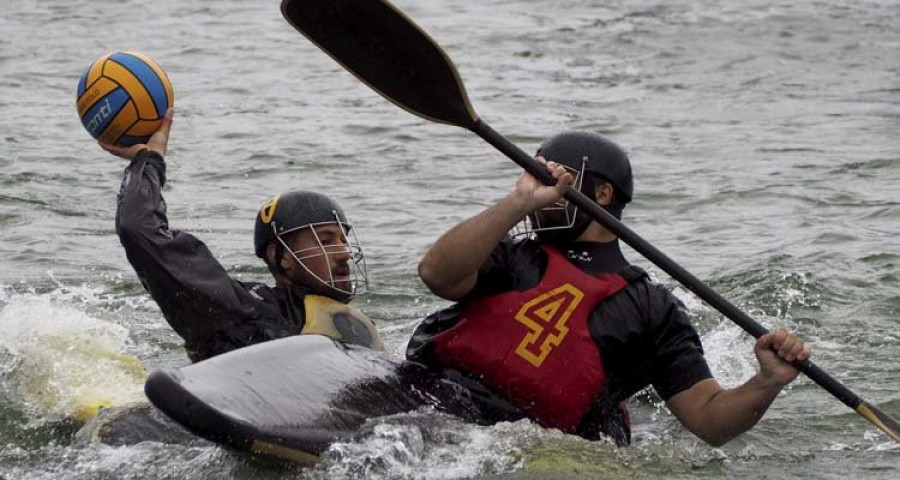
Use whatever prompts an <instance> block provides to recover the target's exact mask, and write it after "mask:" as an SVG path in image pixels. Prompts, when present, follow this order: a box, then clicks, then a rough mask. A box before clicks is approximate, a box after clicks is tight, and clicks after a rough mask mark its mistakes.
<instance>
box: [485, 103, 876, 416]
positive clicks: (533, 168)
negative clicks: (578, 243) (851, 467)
mask: <svg viewBox="0 0 900 480" xmlns="http://www.w3.org/2000/svg"><path fill="white" fill-rule="evenodd" d="M471 130H472V132H474V133H475V134H477V135H478V136H479V137H481V138H482V139H484V140H485V141H486V142H488V143H490V144H491V145H493V146H494V148H496V149H497V150H499V151H500V152H502V153H503V154H504V155H506V156H507V157H509V158H510V159H511V160H512V161H514V162H516V163H517V164H518V165H519V166H520V167H522V168H524V169H525V170H526V171H527V172H528V173H530V174H531V175H532V176H533V177H535V178H536V179H538V180H539V181H541V182H542V183H544V184H546V185H554V184H556V181H555V180H554V179H553V177H552V176H550V174H549V173H547V169H546V168H544V167H542V166H541V164H539V163H538V162H537V161H535V160H534V159H533V158H532V157H531V156H530V155H528V154H527V153H525V152H524V151H523V150H522V149H521V148H519V147H517V146H516V145H514V144H513V143H512V142H510V141H509V140H507V139H506V137H504V136H503V135H501V134H499V133H498V132H497V131H495V130H494V129H493V128H491V127H490V126H489V125H488V124H487V123H485V122H484V121H483V120H478V121H477V122H475V124H474V125H473V126H472V128H471ZM564 197H565V198H566V200H568V201H570V202H572V203H573V204H575V205H576V206H577V207H578V208H580V209H581V210H582V211H584V212H586V213H587V214H588V215H590V216H591V218H593V219H594V220H596V221H597V222H598V223H600V224H601V225H603V226H604V227H605V228H606V229H607V230H609V231H610V232H612V233H613V234H615V235H616V236H617V237H619V238H620V239H622V241H623V242H625V243H627V244H628V245H629V246H630V247H631V248H633V249H634V250H635V251H636V252H638V253H640V254H641V255H643V256H644V257H646V258H647V260H650V261H651V262H653V264H654V265H656V266H658V267H659V268H661V269H662V270H663V271H664V272H666V273H668V274H669V275H670V276H671V277H672V278H674V279H675V280H677V281H678V282H680V283H681V284H682V285H684V286H685V287H686V288H687V289H688V290H690V291H692V292H694V294H695V295H697V296H698V297H700V298H701V299H702V300H703V301H705V302H706V303H707V304H709V305H710V306H712V307H713V308H715V309H716V310H718V311H719V312H720V313H722V315H725V316H726V317H728V318H730V319H731V320H732V321H733V322H734V323H736V324H737V325H738V326H739V327H741V328H742V329H744V331H746V332H747V333H749V334H750V335H753V337H754V338H759V337H761V336H762V335H765V334H766V333H768V330H766V328H765V327H763V326H762V325H760V324H759V323H758V322H757V321H756V320H754V319H753V318H751V317H750V316H749V315H747V314H746V313H744V312H743V311H741V310H740V309H739V308H738V307H736V306H734V304H733V303H731V302H729V301H728V300H726V299H725V298H724V297H722V296H721V295H719V294H718V293H717V292H716V291H715V290H713V289H712V288H710V287H708V286H707V285H706V284H705V283H703V282H702V281H701V280H700V279H698V278H697V277H695V276H694V275H693V274H691V272H688V271H687V270H685V269H684V268H682V267H681V265H678V264H677V263H675V261H674V260H672V259H671V258H669V257H668V256H666V254H664V253H663V252H661V251H660V250H659V249H657V248H656V247H654V246H653V245H651V244H650V243H648V242H647V241H646V240H644V239H643V238H641V237H640V236H639V235H638V234H636V233H634V231H633V230H631V229H630V228H628V227H626V226H625V225H624V224H623V223H622V222H621V221H619V219H617V218H616V217H614V216H612V215H611V214H610V213H609V212H607V211H606V210H604V209H603V208H602V207H600V205H598V204H597V203H596V202H594V201H591V200H590V199H589V198H588V197H586V196H585V195H584V194H583V193H581V192H579V191H578V190H575V189H574V188H572V187H569V188H567V189H566V193H565V195H564ZM793 365H794V367H796V368H797V369H798V370H800V371H801V372H803V373H804V374H805V375H806V376H807V377H809V378H811V379H812V380H813V381H814V382H816V383H818V384H819V385H820V386H821V387H822V388H824V389H825V390H828V392H830V393H831V394H832V395H834V396H835V397H837V398H838V400H840V401H841V402H843V403H844V404H845V405H847V406H848V407H850V408H852V409H854V410H855V409H856V408H857V407H858V406H859V405H860V403H861V402H862V400H861V399H860V398H859V397H858V396H857V395H856V394H855V393H853V392H851V391H850V390H849V389H847V387H845V386H843V385H842V384H841V383H840V382H838V381H837V380H835V379H834V378H833V377H831V375H828V374H827V373H825V372H824V371H823V370H822V369H821V368H819V367H818V366H816V365H815V364H813V363H812V362H810V361H809V360H804V361H802V362H798V361H795V362H793Z"/></svg>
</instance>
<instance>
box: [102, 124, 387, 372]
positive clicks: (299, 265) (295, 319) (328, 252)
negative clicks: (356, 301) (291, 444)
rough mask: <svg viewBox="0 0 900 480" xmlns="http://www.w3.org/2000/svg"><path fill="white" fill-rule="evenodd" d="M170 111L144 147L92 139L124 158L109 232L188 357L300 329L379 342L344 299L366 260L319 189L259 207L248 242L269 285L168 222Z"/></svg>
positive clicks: (362, 277)
mask: <svg viewBox="0 0 900 480" xmlns="http://www.w3.org/2000/svg"><path fill="white" fill-rule="evenodd" d="M172 116H173V110H172V109H170V110H169V111H168V112H167V113H166V116H165V119H164V121H163V123H162V125H161V127H160V128H159V130H157V131H156V132H155V133H154V134H153V135H152V136H151V137H150V139H149V140H148V141H147V144H146V145H145V144H138V145H133V146H130V147H124V146H118V145H110V144H107V143H103V142H101V143H100V146H101V147H102V148H103V149H104V150H106V151H108V152H110V153H112V154H113V155H116V156H119V157H122V158H125V159H127V160H130V161H131V163H130V164H129V165H128V167H127V168H126V169H125V176H124V179H123V180H122V186H121V190H120V191H119V201H118V211H117V213H116V231H117V232H118V234H119V239H120V240H121V242H122V246H123V247H124V248H125V253H126V254H127V256H128V261H129V262H130V263H131V265H132V267H134V270H135V272H136V273H137V275H138V277H139V278H140V280H141V283H142V284H143V285H144V287H145V288H146V289H147V290H148V291H149V292H150V294H151V295H152V296H153V299H154V300H155V301H156V303H157V304H158V305H159V307H160V309H161V310H162V312H163V315H164V316H165V318H166V321H168V323H169V325H171V326H172V328H173V329H174V330H175V332H176V333H178V335H180V336H181V337H182V338H183V339H184V341H185V348H186V350H187V352H188V356H189V357H190V359H191V360H192V361H195V362H196V361H200V360H203V359H206V358H209V357H212V356H215V355H219V354H221V353H225V352H227V351H230V350H234V349H237V348H240V347H244V346H248V345H252V344H255V343H260V342H264V341H267V340H273V339H276V338H283V337H287V336H291V335H297V334H301V333H317V334H322V335H327V336H330V337H332V338H335V339H337V340H340V341H343V342H345V343H358V344H363V345H366V346H369V347H372V348H375V349H383V348H384V345H383V343H382V341H381V339H380V337H379V336H378V332H377V331H376V330H375V327H374V325H373V324H372V322H371V320H369V319H368V318H366V317H365V315H363V314H362V313H361V312H360V311H358V310H356V309H355V308H352V307H350V306H348V305H346V303H347V302H349V301H350V300H351V299H352V298H353V296H354V294H356V293H357V292H358V291H359V290H360V288H359V287H364V286H365V284H366V274H365V263H364V261H363V255H362V250H361V248H360V247H359V243H358V242H357V241H356V238H355V235H354V234H353V232H352V230H351V227H350V224H349V223H348V222H347V220H346V217H345V216H344V212H343V211H342V210H341V208H340V206H338V204H337V203H336V202H334V200H332V199H330V198H328V197H327V196H325V195H322V194H320V193H315V192H287V193H284V194H281V195H279V196H275V197H272V198H271V199H269V200H268V201H267V202H266V203H265V205H263V207H262V208H261V209H260V210H259V212H258V214H257V216H256V224H255V230H254V246H255V251H256V255H257V256H258V257H260V258H261V259H263V261H265V262H266V265H267V266H268V267H269V270H270V271H271V272H272V275H273V276H274V277H275V281H276V286H275V287H274V288H272V287H269V286H266V285H265V284H262V283H248V282H241V281H238V280H235V279H233V278H231V277H230V276H229V275H228V273H227V272H226V271H225V269H224V268H223V267H222V265H221V264H219V262H218V261H217V260H216V259H215V257H213V255H212V253H211V252H210V251H209V249H208V248H207V247H206V245H204V244H203V242H201V241H200V240H199V239H197V238H196V237H194V236H193V235H190V234H188V233H185V232H182V231H178V230H170V229H169V221H168V218H167V217H166V204H165V201H164V200H163V197H162V193H161V191H162V187H163V185H164V184H165V181H166V176H165V173H166V163H165V161H164V157H165V154H166V147H167V145H168V141H169V131H170V129H171V126H172ZM338 317H339V318H340V321H338V322H335V321H333V320H334V319H336V318H338Z"/></svg>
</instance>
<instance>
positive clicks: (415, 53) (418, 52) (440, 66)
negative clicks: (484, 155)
mask: <svg viewBox="0 0 900 480" xmlns="http://www.w3.org/2000/svg"><path fill="white" fill-rule="evenodd" d="M281 13H282V15H284V18H285V19H286V20H287V21H288V23H290V24H291V25H293V27H294V28H296V29H297V30H298V31H300V33H302V34H303V35H304V36H306V38H308V39H309V40H310V41H312V42H313V43H314V44H316V45H317V46H318V47H319V48H321V49H322V50H324V51H325V53H327V54H328V55H330V56H331V58H333V59H334V60H336V61H337V62H338V63H339V64H341V66H343V67H344V68H346V69H347V70H348V71H350V73H352V74H353V75H355V76H356V77H357V78H358V79H360V80H361V81H362V82H363V83H365V84H366V85H368V86H369V87H371V88H372V89H374V90H375V91H376V92H378V93H379V94H381V95H382V96H383V97H385V98H387V99H388V100H390V101H391V102H393V103H394V104H396V105H397V106H399V107H401V108H403V109H405V110H407V111H409V112H410V113H413V114H415V115H418V116H420V117H423V118H425V119H426V120H430V121H434V122H440V123H446V124H450V125H456V126H459V127H463V128H468V129H471V127H472V126H473V125H474V124H475V122H476V121H478V115H477V114H476V113H475V110H474V109H473V108H472V105H471V103H470V102H469V98H468V95H466V90H465V87H464V86H463V83H462V80H460V78H459V73H457V71H456V67H454V66H453V63H452V62H451V61H450V59H449V58H448V57H447V55H446V54H445V53H444V51H443V50H441V48H440V47H439V46H438V45H437V44H436V43H435V42H434V40H432V39H431V37H429V36H428V34H426V33H425V32H424V31H423V30H422V29H421V28H419V27H418V26H417V25H416V24H415V23H413V21H412V20H410V19H409V18H408V17H407V16H406V15H405V14H403V12H401V11H400V10H398V9H397V8H396V7H394V6H393V5H391V4H390V3H388V2H387V1H386V0H327V1H323V0H284V1H283V2H282V3H281Z"/></svg>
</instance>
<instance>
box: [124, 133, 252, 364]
mask: <svg viewBox="0 0 900 480" xmlns="http://www.w3.org/2000/svg"><path fill="white" fill-rule="evenodd" d="M165 173H166V165H165V163H164V162H163V159H162V157H161V156H160V155H159V154H158V153H156V152H152V151H150V150H144V151H142V152H141V153H139V154H138V155H137V156H135V158H134V160H133V161H132V162H131V164H130V165H129V166H128V167H127V168H126V169H125V176H124V178H123V180H122V186H121V189H120V191H119V196H118V210H117V212H116V232H117V233H118V235H119V239H120V241H121V242H122V246H123V247H125V253H126V255H127V257H128V261H129V262H130V263H131V265H132V267H134V270H135V272H136V273H137V275H138V277H139V278H140V280H141V283H142V284H143V285H144V287H145V288H146V289H147V290H148V291H149V292H150V294H151V295H152V296H153V299H154V300H155V301H156V303H157V304H159V307H160V309H161V310H162V312H163V315H164V316H165V318H166V320H167V321H168V322H169V325H171V326H172V328H173V329H174V330H175V331H176V332H177V333H178V335H180V336H181V337H182V338H183V339H184V340H185V343H186V347H187V348H188V349H189V350H191V349H193V348H197V347H198V346H200V345H204V347H202V348H203V349H206V348H208V344H209V343H211V342H212V341H213V340H212V339H213V337H218V340H216V341H217V342H221V337H222V336H223V333H224V334H226V335H225V336H228V335H229V334H231V335H233V336H235V335H236V336H241V335H246V333H245V332H246V326H243V325H241V324H242V321H244V320H250V319H251V318H252V317H254V316H255V315H254V308H253V305H252V304H253V303H254V299H253V298H252V297H250V295H249V292H247V291H246V289H244V288H243V286H242V285H241V284H240V283H239V282H237V281H234V280H232V279H231V278H230V277H229V276H228V274H227V272H226V271H225V269H224V268H223V267H222V266H221V265H220V264H219V262H218V261H217V260H216V259H215V258H214V257H213V255H212V253H211V252H210V251H209V249H208V248H207V247H206V245H204V244H203V242H201V241H200V240H198V239H197V238H196V237H194V236H192V235H189V234H187V233H184V232H180V231H177V230H169V225H168V219H167V218H166V204H165V201H164V200H163V197H162V193H161V189H162V187H163V185H164V184H165V181H166V176H165ZM247 340H248V339H233V341H234V342H235V343H252V342H248V341H247Z"/></svg>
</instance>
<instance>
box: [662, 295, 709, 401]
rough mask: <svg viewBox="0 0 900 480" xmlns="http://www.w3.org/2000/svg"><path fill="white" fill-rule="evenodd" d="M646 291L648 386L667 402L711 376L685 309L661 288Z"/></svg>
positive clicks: (697, 337)
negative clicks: (649, 356) (649, 340)
mask: <svg viewBox="0 0 900 480" xmlns="http://www.w3.org/2000/svg"><path fill="white" fill-rule="evenodd" d="M648 287H649V292H648V294H649V297H650V298H649V300H650V302H649V303H650V325H651V335H652V337H651V338H652V342H653V345H652V350H653V352H654V353H653V360H652V372H653V373H652V383H653V387H654V388H655V389H656V391H657V393H659V396H660V397H662V399H663V400H668V399H669V398H671V397H673V396H674V395H675V394H677V393H679V392H681V391H683V390H687V389H689V388H691V387H692V386H693V385H694V384H695V383H697V382H699V381H701V380H705V379H707V378H712V373H710V371H709V366H708V365H707V363H706V358H705V357H704V356H703V346H702V344H701V343H700V335H699V334H698V333H697V330H696V329H695V328H694V326H693V325H691V322H690V315H689V314H688V312H687V308H686V307H685V306H684V304H683V303H682V302H681V301H680V300H678V298H676V297H675V296H674V295H672V293H671V292H669V291H668V290H667V289H666V288H665V287H664V286H662V285H659V284H648Z"/></svg>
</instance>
